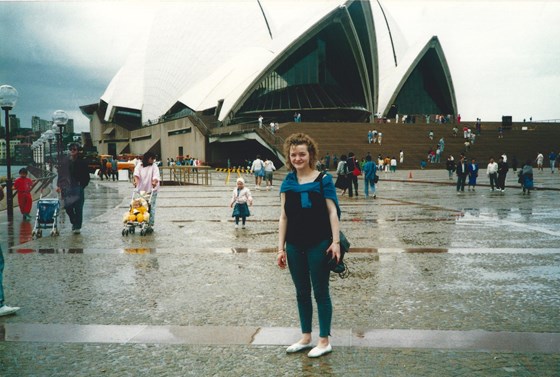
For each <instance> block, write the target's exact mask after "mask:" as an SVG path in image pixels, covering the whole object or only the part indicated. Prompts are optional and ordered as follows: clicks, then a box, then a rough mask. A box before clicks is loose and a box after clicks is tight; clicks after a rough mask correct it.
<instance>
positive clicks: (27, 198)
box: [14, 168, 33, 221]
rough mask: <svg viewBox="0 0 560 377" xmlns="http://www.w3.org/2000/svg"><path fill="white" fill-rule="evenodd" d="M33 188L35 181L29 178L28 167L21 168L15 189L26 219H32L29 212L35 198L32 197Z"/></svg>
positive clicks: (20, 208)
mask: <svg viewBox="0 0 560 377" xmlns="http://www.w3.org/2000/svg"><path fill="white" fill-rule="evenodd" d="M32 188H33V181H32V180H31V179H30V178H27V169H26V168H21V169H19V178H17V179H16V180H15V181H14V189H16V190H17V198H18V204H19V210H20V211H21V214H22V215H23V219H24V220H27V221H29V220H31V216H30V215H29V213H30V212H31V206H32V205H33V198H32V197H31V189H32Z"/></svg>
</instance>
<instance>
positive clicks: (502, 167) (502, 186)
mask: <svg viewBox="0 0 560 377" xmlns="http://www.w3.org/2000/svg"><path fill="white" fill-rule="evenodd" d="M508 170H509V165H508V163H507V162H506V161H504V158H503V157H500V159H499V160H498V190H500V191H501V192H504V191H506V176H507V173H508Z"/></svg>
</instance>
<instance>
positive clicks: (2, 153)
mask: <svg viewBox="0 0 560 377" xmlns="http://www.w3.org/2000/svg"><path fill="white" fill-rule="evenodd" d="M18 144H20V141H19V140H10V157H12V156H14V153H15V150H16V145H18ZM0 162H2V163H5V162H6V139H0Z"/></svg>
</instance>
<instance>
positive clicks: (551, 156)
mask: <svg viewBox="0 0 560 377" xmlns="http://www.w3.org/2000/svg"><path fill="white" fill-rule="evenodd" d="M556 156H557V154H556V152H554V151H552V152H550V154H549V155H548V160H549V161H550V172H551V173H552V174H554V168H555V165H556Z"/></svg>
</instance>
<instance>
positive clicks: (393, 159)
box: [389, 156, 397, 173]
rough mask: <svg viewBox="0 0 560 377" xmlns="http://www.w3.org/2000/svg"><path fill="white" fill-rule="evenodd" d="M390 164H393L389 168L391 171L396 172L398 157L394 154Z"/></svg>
mask: <svg viewBox="0 0 560 377" xmlns="http://www.w3.org/2000/svg"><path fill="white" fill-rule="evenodd" d="M390 164H391V166H390V168H389V170H390V171H391V173H395V172H396V171H397V159H396V158H395V156H393V158H391V162H390Z"/></svg>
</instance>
